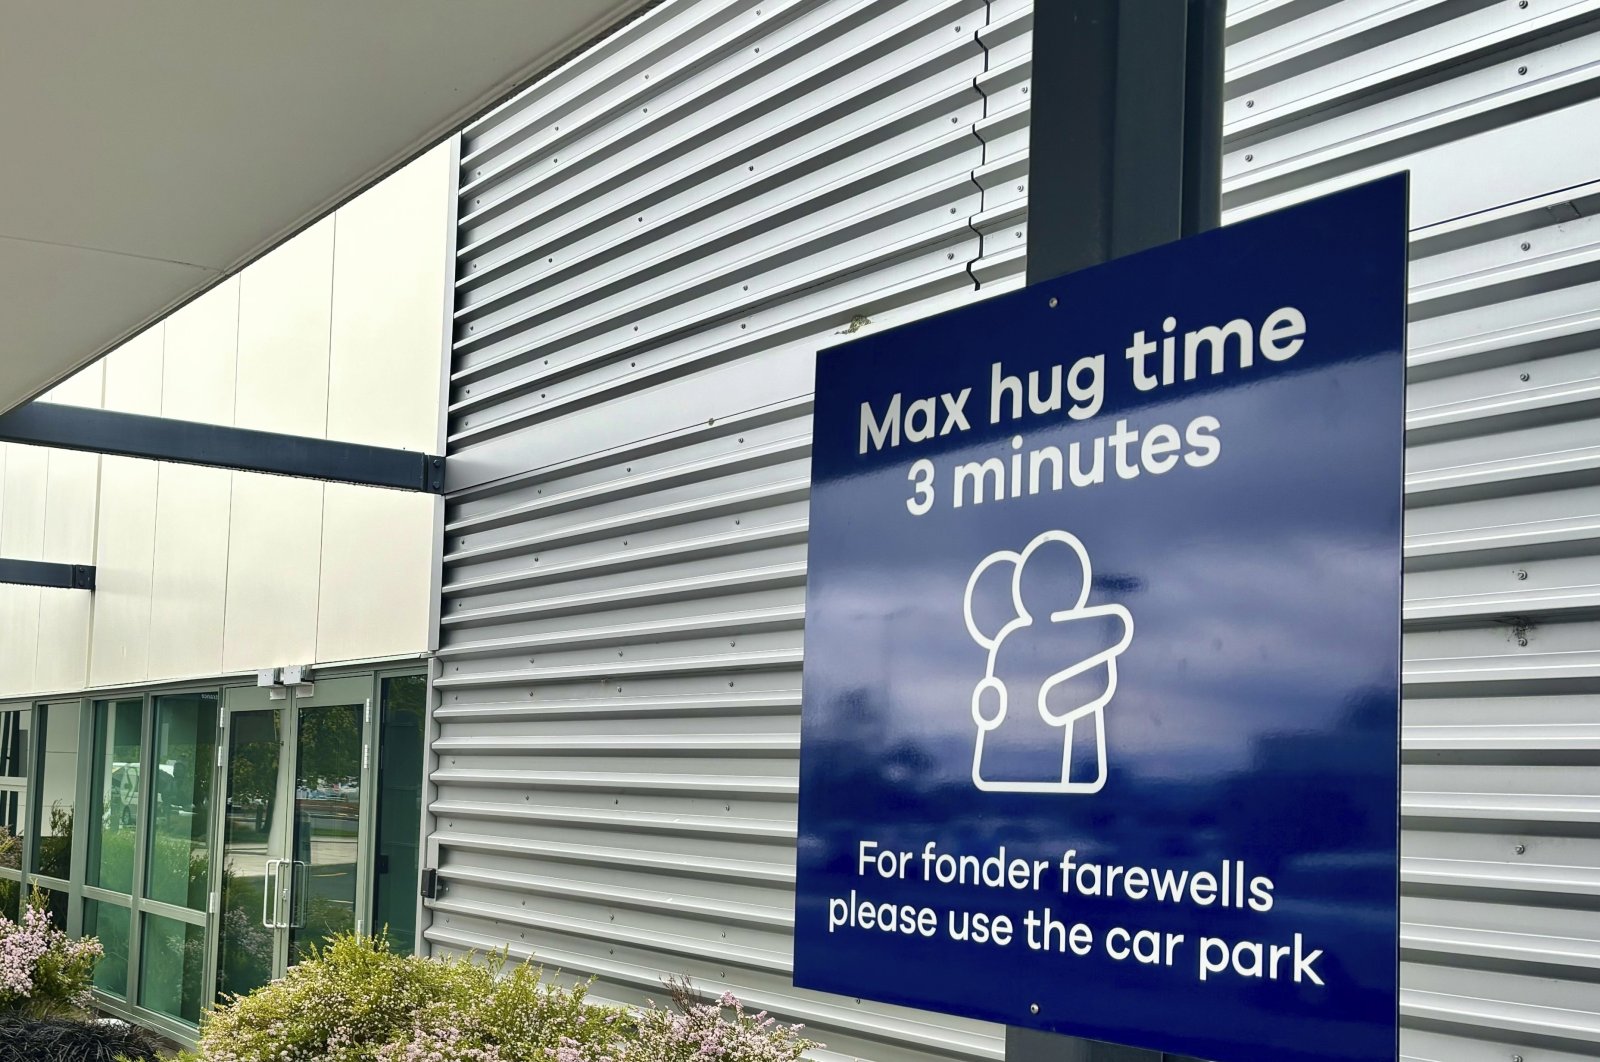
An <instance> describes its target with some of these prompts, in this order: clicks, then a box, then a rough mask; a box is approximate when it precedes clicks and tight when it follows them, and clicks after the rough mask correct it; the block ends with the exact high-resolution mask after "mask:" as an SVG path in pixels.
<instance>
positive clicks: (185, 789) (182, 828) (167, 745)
mask: <svg viewBox="0 0 1600 1062" xmlns="http://www.w3.org/2000/svg"><path fill="white" fill-rule="evenodd" d="M216 741H217V695H216V694H215V693H178V694H167V695H164V696H160V697H157V698H156V710H155V741H154V748H153V755H152V757H151V765H150V769H151V772H152V776H151V779H150V781H151V786H150V793H151V796H150V803H151V807H150V850H149V852H148V853H147V858H148V864H147V867H148V869H147V870H146V871H145V893H144V894H145V895H146V896H148V897H149V898H150V899H152V900H160V901H162V902H163V903H170V904H174V905H176V906H179V907H188V908H191V909H193V910H196V911H201V910H204V909H205V904H206V885H207V878H208V874H207V870H208V864H207V845H208V842H209V841H210V837H211V780H212V776H213V772H214V770H215V764H216V747H217V746H216Z"/></svg>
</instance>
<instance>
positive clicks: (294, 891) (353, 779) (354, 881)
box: [285, 677, 372, 965]
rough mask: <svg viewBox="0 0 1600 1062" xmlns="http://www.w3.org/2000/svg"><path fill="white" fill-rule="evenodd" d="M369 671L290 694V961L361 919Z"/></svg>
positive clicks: (356, 925)
mask: <svg viewBox="0 0 1600 1062" xmlns="http://www.w3.org/2000/svg"><path fill="white" fill-rule="evenodd" d="M371 695H372V679H371V678H370V677H363V678H359V679H335V680H333V681H325V682H319V683H317V686H316V692H315V693H314V694H312V695H311V696H308V697H307V696H296V697H295V698H294V712H295V730H294V746H293V747H294V757H293V759H294V821H293V823H292V830H291V833H292V836H291V840H292V848H291V850H290V852H289V853H288V856H289V862H288V865H289V867H290V871H289V874H290V878H291V880H290V883H289V888H288V892H289V907H288V917H287V919H285V921H286V922H287V927H286V928H287V930H288V933H289V957H288V959H289V963H290V964H291V965H292V964H294V963H296V962H298V961H300V959H302V958H304V957H305V956H306V955H307V954H308V953H309V952H310V950H311V949H313V948H315V947H317V946H318V945H320V944H322V943H323V942H324V941H326V940H327V939H328V938H329V937H332V936H335V935H337V934H339V933H349V932H353V931H358V930H360V929H361V928H362V927H363V926H364V924H365V919H366V914H367V912H366V910H365V907H366V905H365V904H364V903H363V894H364V892H365V891H366V890H365V889H363V888H362V887H361V886H362V885H363V884H364V883H365V878H366V875H365V873H363V869H364V868H365V866H366V865H367V863H368V862H369V861H368V860H365V859H363V858H362V855H361V853H362V851H363V845H364V843H365V842H366V841H367V837H366V836H365V835H366V833H367V830H366V829H365V823H364V822H363V821H362V816H361V788H362V786H361V783H362V775H363V773H364V770H365V767H366V763H365V761H366V760H368V759H369V758H370V757H369V756H368V755H367V754H366V748H367V744H366V723H367V718H368V716H370V715H371V708H370V707H369V705H370V703H371V702H370V700H369V698H370V697H371Z"/></svg>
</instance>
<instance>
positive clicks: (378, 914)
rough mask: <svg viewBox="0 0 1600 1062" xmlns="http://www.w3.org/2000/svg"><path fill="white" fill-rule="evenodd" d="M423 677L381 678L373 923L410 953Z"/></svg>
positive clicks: (418, 823)
mask: <svg viewBox="0 0 1600 1062" xmlns="http://www.w3.org/2000/svg"><path fill="white" fill-rule="evenodd" d="M427 689H428V683H427V679H426V678H425V677H424V676H422V675H405V676H401V677H398V678H388V679H384V680H383V718H382V724H383V727H382V730H381V731H380V737H379V741H380V742H381V745H380V748H379V752H378V805H377V807H378V823H377V827H378V837H377V855H378V858H377V867H376V870H377V873H376V874H374V875H373V882H374V884H373V889H374V893H373V905H372V911H373V914H372V925H373V928H374V929H375V930H377V931H379V932H383V931H387V932H388V934H389V946H390V947H391V948H393V949H394V951H395V952H396V953H398V954H401V955H409V954H411V946H412V942H413V939H414V938H415V936H416V931H417V868H418V860H417V854H418V853H417V845H418V842H419V836H418V834H419V831H420V830H421V828H422V758H423V753H424V751H425V748H426V742H425V741H424V735H423V732H422V727H423V721H424V712H423V709H424V703H425V698H426V695H427Z"/></svg>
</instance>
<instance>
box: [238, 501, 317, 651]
mask: <svg viewBox="0 0 1600 1062" xmlns="http://www.w3.org/2000/svg"><path fill="white" fill-rule="evenodd" d="M323 489H324V487H323V484H322V483H319V482H316V481H314V480H304V479H289V478H288V477H286V476H263V475H257V474H255V473H253V472H236V473H234V474H233V491H232V499H231V501H230V504H229V509H228V581H227V602H226V606H225V614H224V618H223V642H222V669H223V670H224V671H250V670H255V669H258V668H264V667H276V666H281V665H283V664H305V663H310V662H313V661H314V660H315V659H316V651H317V579H318V572H319V571H320V569H321V561H322V492H323Z"/></svg>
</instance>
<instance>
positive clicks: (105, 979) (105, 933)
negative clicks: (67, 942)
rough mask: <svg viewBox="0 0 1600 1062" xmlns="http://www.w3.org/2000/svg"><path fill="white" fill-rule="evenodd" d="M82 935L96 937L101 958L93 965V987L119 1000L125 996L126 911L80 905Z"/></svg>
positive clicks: (102, 905) (97, 903)
mask: <svg viewBox="0 0 1600 1062" xmlns="http://www.w3.org/2000/svg"><path fill="white" fill-rule="evenodd" d="M83 935H84V936H86V937H99V938H100V946H101V947H103V948H105V954H104V955H102V956H101V957H100V961H99V962H97V963H95V964H94V986H95V987H96V988H98V989H99V990H100V991H102V992H108V993H110V994H111V995H113V996H116V997H118V998H119V999H121V998H125V997H126V996H127V994H128V909H127V908H126V907H118V906H117V905H116V904H113V903H102V902H100V901H99V900H88V899H86V900H84V901H83Z"/></svg>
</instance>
